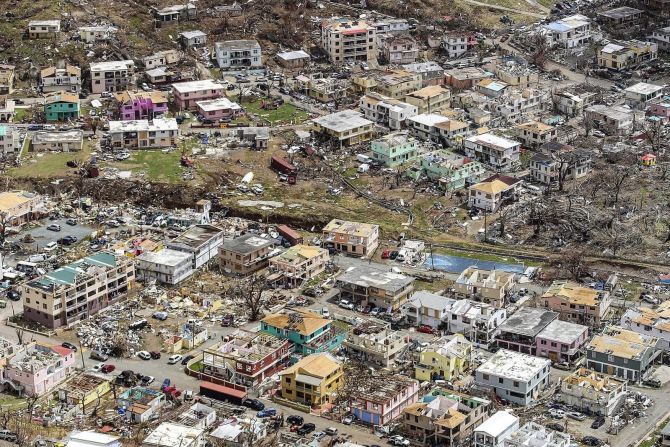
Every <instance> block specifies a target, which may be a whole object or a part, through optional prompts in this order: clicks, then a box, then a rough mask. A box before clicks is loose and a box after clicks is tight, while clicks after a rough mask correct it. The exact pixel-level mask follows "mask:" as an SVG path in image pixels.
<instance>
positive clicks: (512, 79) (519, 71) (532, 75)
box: [493, 61, 540, 88]
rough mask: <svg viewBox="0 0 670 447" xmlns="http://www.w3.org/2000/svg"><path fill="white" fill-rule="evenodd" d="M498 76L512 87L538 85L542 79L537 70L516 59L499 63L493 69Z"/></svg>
mask: <svg viewBox="0 0 670 447" xmlns="http://www.w3.org/2000/svg"><path fill="white" fill-rule="evenodd" d="M493 73H495V75H496V78H498V79H500V80H501V81H502V82H504V83H505V84H507V85H509V86H511V87H519V88H527V87H531V86H533V85H537V84H538V82H539V81H540V75H539V73H538V72H537V70H534V69H531V68H530V67H528V66H527V65H526V64H519V63H517V62H516V61H509V62H507V63H504V64H497V65H496V66H495V68H494V69H493Z"/></svg>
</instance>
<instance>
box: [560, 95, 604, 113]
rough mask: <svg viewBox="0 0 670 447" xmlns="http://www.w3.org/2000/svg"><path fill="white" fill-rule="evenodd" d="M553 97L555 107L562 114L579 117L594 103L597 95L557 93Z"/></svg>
mask: <svg viewBox="0 0 670 447" xmlns="http://www.w3.org/2000/svg"><path fill="white" fill-rule="evenodd" d="M553 97H554V105H555V106H556V109H557V110H558V111H559V112H560V113H562V114H563V115H567V116H579V115H581V114H582V113H583V112H584V109H585V108H586V107H587V106H588V105H590V104H591V103H592V102H593V99H594V97H595V94H594V93H591V92H582V93H579V94H577V93H571V92H567V91H563V92H559V93H555V94H554V95H553Z"/></svg>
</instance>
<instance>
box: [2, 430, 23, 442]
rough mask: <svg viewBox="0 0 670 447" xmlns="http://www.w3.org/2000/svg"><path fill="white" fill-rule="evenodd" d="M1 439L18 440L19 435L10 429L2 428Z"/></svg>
mask: <svg viewBox="0 0 670 447" xmlns="http://www.w3.org/2000/svg"><path fill="white" fill-rule="evenodd" d="M0 439H2V440H3V441H9V442H16V441H18V439H19V436H18V435H17V434H16V433H14V432H11V431H9V430H0Z"/></svg>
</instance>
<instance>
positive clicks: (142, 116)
mask: <svg viewBox="0 0 670 447" xmlns="http://www.w3.org/2000/svg"><path fill="white" fill-rule="evenodd" d="M114 97H115V98H116V101H117V102H118V103H119V118H120V119H121V121H133V120H152V119H154V118H155V117H158V116H161V115H163V114H164V113H165V112H167V110H168V97H167V94H165V93H164V92H160V91H153V92H131V91H124V92H120V93H116V94H115V95H114Z"/></svg>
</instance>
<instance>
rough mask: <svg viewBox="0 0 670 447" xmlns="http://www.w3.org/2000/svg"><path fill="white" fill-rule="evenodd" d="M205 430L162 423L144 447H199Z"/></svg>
mask: <svg viewBox="0 0 670 447" xmlns="http://www.w3.org/2000/svg"><path fill="white" fill-rule="evenodd" d="M203 434H204V430H202V429H199V428H193V427H186V426H184V425H181V424H175V423H174V422H162V423H161V424H160V425H159V426H158V427H156V429H155V430H154V431H152V432H151V433H149V435H148V436H147V437H146V438H144V441H142V445H143V446H145V447H146V446H157V447H189V446H190V447H193V446H196V445H198V444H197V443H196V440H197V439H200V438H202V436H203Z"/></svg>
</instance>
